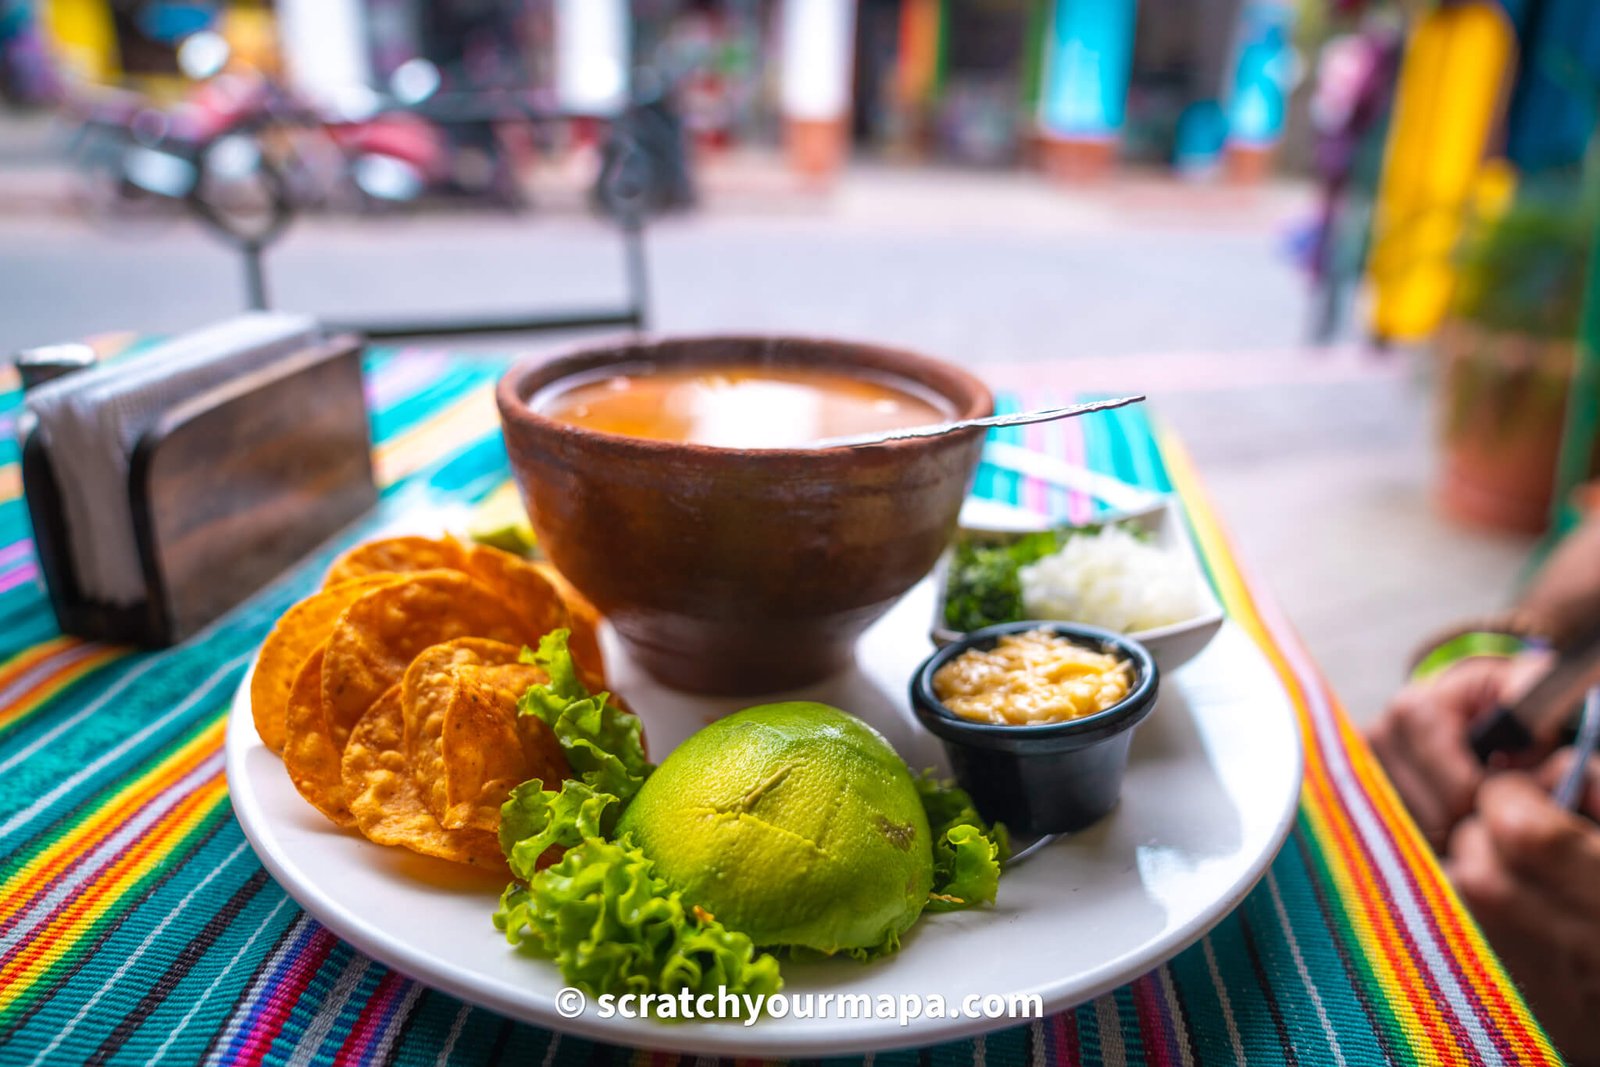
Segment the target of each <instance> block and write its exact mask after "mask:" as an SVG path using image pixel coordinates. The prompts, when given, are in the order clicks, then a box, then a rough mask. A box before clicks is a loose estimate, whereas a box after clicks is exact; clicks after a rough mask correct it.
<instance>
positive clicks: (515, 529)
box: [467, 482, 536, 556]
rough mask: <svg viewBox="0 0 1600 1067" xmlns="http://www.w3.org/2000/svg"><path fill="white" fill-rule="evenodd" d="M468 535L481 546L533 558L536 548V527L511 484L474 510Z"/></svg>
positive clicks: (515, 488)
mask: <svg viewBox="0 0 1600 1067" xmlns="http://www.w3.org/2000/svg"><path fill="white" fill-rule="evenodd" d="M467 536H468V537H470V538H472V539H473V540H474V541H477V542H478V543H479V544H484V545H491V546H493V547H495V548H502V549H505V550H506V551H507V552H514V553H516V554H517V555H519V556H527V555H531V554H532V552H533V550H534V548H535V547H536V539H535V537H534V534H533V524H532V523H530V522H529V521H528V513H527V511H526V510H525V509H524V508H523V506H522V497H521V496H519V495H518V494H517V487H516V485H515V484H514V483H512V482H507V483H506V484H504V485H502V486H500V488H498V489H496V490H495V491H494V492H492V493H490V494H489V495H488V496H487V497H485V498H484V499H483V501H482V502H481V503H480V504H478V506H477V507H475V508H473V510H472V518H471V520H470V522H469V525H468V528H467Z"/></svg>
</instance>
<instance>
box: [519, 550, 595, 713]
mask: <svg viewBox="0 0 1600 1067" xmlns="http://www.w3.org/2000/svg"><path fill="white" fill-rule="evenodd" d="M528 565H529V566H530V567H532V568H533V569H534V570H536V571H538V572H539V573H540V574H542V575H543V576H544V578H545V580H546V581H547V582H549V583H550V584H551V585H552V586H554V587H555V590H556V593H557V595H559V596H560V597H561V601H562V603H564V604H565V605H566V606H567V625H568V626H569V627H570V628H571V630H572V637H571V638H570V639H569V640H568V641H567V648H568V649H570V650H571V652H572V660H573V662H574V663H576V664H577V665H578V676H579V677H580V678H581V679H582V681H583V684H584V686H585V687H587V688H588V690H589V691H590V692H592V693H598V692H600V691H601V690H603V689H605V688H606V661H605V657H604V656H602V655H601V653H600V611H599V609H598V608H596V607H595V606H594V605H593V604H591V603H589V601H588V598H586V597H585V596H584V595H583V594H582V593H580V592H578V590H577V589H576V588H575V587H574V586H573V584H572V583H571V582H569V581H567V579H566V576H565V575H563V574H562V573H561V572H560V571H558V570H556V569H555V567H554V566H553V565H551V564H549V563H544V562H538V563H530V564H528Z"/></svg>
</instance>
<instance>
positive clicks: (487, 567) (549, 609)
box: [467, 545, 567, 636]
mask: <svg viewBox="0 0 1600 1067" xmlns="http://www.w3.org/2000/svg"><path fill="white" fill-rule="evenodd" d="M467 573H469V574H471V575H472V576H473V577H474V578H476V579H478V581H480V582H482V583H483V584H484V585H486V586H488V587H489V588H490V589H491V590H492V591H494V593H495V594H496V595H498V596H500V597H502V598H504V599H505V600H506V601H508V602H509V603H510V604H511V607H512V608H513V609H515V610H516V611H517V612H518V613H519V614H521V615H522V617H523V618H525V619H527V620H528V626H529V627H530V628H531V629H532V631H533V632H534V634H536V635H540V636H543V635H544V634H547V633H549V632H550V631H551V630H557V629H560V628H561V627H563V626H566V625H567V605H566V602H565V601H563V600H562V599H561V593H560V591H559V590H557V588H556V587H555V585H554V584H553V583H552V582H551V581H550V579H549V578H547V577H546V576H545V573H544V571H542V570H541V569H539V568H538V567H536V566H534V565H533V564H532V563H529V562H528V561H527V560H525V559H523V558H522V557H521V556H513V555H512V554H511V553H509V552H504V551H501V550H500V549H498V548H493V547H491V546H489V545H473V546H472V547H471V548H469V549H468V550H467Z"/></svg>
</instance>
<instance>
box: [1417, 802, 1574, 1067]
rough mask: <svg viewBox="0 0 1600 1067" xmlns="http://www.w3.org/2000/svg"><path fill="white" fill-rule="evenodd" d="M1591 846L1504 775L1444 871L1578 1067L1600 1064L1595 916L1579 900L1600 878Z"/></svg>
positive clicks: (1468, 823) (1560, 814)
mask: <svg viewBox="0 0 1600 1067" xmlns="http://www.w3.org/2000/svg"><path fill="white" fill-rule="evenodd" d="M1572 824H1576V825H1572ZM1574 834H1577V835H1578V836H1577V837H1575V836H1574ZM1597 838H1600V829H1597V828H1594V827H1592V826H1588V824H1586V823H1584V822H1583V821H1582V820H1578V819H1574V818H1573V817H1572V816H1571V815H1570V814H1568V813H1567V812H1564V811H1561V810H1560V809H1559V808H1557V807H1556V806H1555V805H1554V804H1553V803H1551V802H1550V800H1549V798H1548V797H1547V796H1546V795H1545V794H1544V793H1543V792H1542V789H1541V787H1540V785H1539V784H1538V783H1537V782H1535V781H1534V780H1533V779H1531V778H1530V777H1529V776H1526V775H1521V774H1506V775H1503V776H1498V777H1496V778H1494V779H1491V780H1490V782H1489V783H1487V784H1486V785H1485V786H1484V788H1483V791H1482V793H1481V794H1480V814H1477V815H1473V816H1472V817H1469V818H1467V819H1465V820H1463V821H1462V823H1461V824H1460V826H1459V827H1457V829H1456V831H1455V833H1454V834H1453V835H1452V836H1451V838H1450V850H1449V855H1448V856H1447V858H1446V859H1445V864H1444V865H1445V871H1446V873H1447V874H1448V875H1449V876H1450V880H1451V882H1452V883H1454V885H1455V887H1456V889H1457V891H1458V892H1459V893H1460V894H1461V898H1462V900H1463V901H1464V902H1465V903H1466V905H1467V906H1468V907H1469V908H1470V909H1471V910H1472V914H1473V916H1474V918H1476V919H1477V920H1478V923H1479V925H1480V926H1481V927H1482V928H1483V932H1484V935H1485V936H1486V937H1488V939H1489V942H1490V944H1492V945H1493V946H1494V948H1495V951H1496V952H1497V953H1499V955H1500V957H1501V958H1502V959H1503V960H1504V961H1505V964H1506V967H1507V968H1508V969H1509V970H1510V972H1511V975H1512V977H1513V978H1514V979H1516V982H1517V985H1518V987H1519V988H1520V989H1521V990H1522V993H1523V995H1524V996H1525V997H1526V998H1527V1000H1528V1003H1529V1006H1530V1007H1532V1008H1533V1010H1534V1012H1535V1013H1536V1014H1537V1015H1538V1017H1539V1019H1540V1021H1541V1022H1542V1023H1543V1024H1544V1026H1545V1028H1546V1030H1547V1032H1548V1033H1549V1034H1550V1036H1551V1037H1552V1038H1553V1039H1554V1040H1555V1042H1556V1044H1557V1045H1559V1046H1560V1047H1561V1049H1562V1051H1563V1052H1564V1053H1566V1054H1567V1055H1568V1056H1570V1057H1572V1059H1573V1061H1574V1062H1585V1063H1590V1062H1600V1029H1597V1028H1596V1027H1595V1026H1594V1019H1595V1018H1596V1016H1597V1014H1600V908H1597V906H1596V902H1595V901H1594V900H1592V899H1588V898H1587V895H1586V894H1584V893H1583V891H1582V887H1583V886H1584V885H1585V884H1593V883H1594V881H1595V879H1596V874H1597V870H1600V869H1597V868H1596V867H1595V864H1596V863H1600V856H1596V855H1595V854H1594V852H1593V844H1594V841H1595V840H1596V839H1597ZM1574 876H1576V877H1575V879H1574Z"/></svg>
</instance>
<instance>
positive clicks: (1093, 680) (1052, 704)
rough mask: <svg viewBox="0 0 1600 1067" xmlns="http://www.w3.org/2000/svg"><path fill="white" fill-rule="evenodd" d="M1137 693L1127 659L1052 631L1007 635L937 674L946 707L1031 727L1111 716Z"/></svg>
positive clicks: (970, 716) (988, 719)
mask: <svg viewBox="0 0 1600 1067" xmlns="http://www.w3.org/2000/svg"><path fill="white" fill-rule="evenodd" d="M1132 688H1133V666H1132V664H1130V663H1129V662H1128V661H1127V660H1125V659H1121V658H1120V657H1117V656H1114V655H1109V654H1107V653H1104V652H1096V651H1094V650H1093V649H1089V648H1085V647H1083V646H1082V645H1080V644H1077V643H1075V642H1073V641H1071V640H1068V639H1067V638H1065V637H1061V636H1060V635H1058V634H1055V633H1052V632H1050V631H1049V630H1029V631H1027V632H1026V633H1019V634H1006V635H1005V636H1004V637H1001V638H1000V640H999V641H998V642H996V644H995V647H994V648H992V649H988V650H984V649H976V648H972V649H968V650H967V651H965V652H963V653H962V654H961V655H959V656H957V657H956V658H954V659H952V660H951V661H950V662H949V663H946V664H945V665H944V666H943V667H940V668H939V669H938V670H937V671H936V672H934V675H933V692H934V695H935V696H937V697H938V698H939V701H940V703H942V704H944V706H945V707H947V708H949V709H950V710H951V711H952V712H954V713H955V714H956V715H959V716H961V717H962V718H963V719H970V720H972V721H973V722H989V723H999V724H1002V725H1007V724H1009V725H1012V726H1027V725H1032V724H1037V723H1051V722H1067V721H1069V720H1072V719H1081V718H1083V717H1084V716H1086V715H1094V714H1096V713H1098V712H1102V711H1105V710H1106V709H1107V708H1109V707H1111V706H1112V705H1113V704H1116V703H1118V702H1120V701H1121V700H1122V699H1123V698H1125V697H1126V696H1127V695H1128V693H1129V691H1130V690H1131V689H1132Z"/></svg>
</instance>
